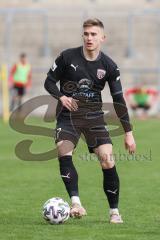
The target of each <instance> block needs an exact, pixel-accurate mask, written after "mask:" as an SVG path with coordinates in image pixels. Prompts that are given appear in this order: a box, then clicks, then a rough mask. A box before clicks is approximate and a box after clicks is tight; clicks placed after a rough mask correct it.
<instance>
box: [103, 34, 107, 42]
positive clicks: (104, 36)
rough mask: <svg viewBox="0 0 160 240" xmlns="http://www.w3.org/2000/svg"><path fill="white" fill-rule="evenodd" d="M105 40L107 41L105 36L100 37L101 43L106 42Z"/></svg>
mask: <svg viewBox="0 0 160 240" xmlns="http://www.w3.org/2000/svg"><path fill="white" fill-rule="evenodd" d="M106 39H107V38H106V35H105V34H103V35H102V42H105V41H106Z"/></svg>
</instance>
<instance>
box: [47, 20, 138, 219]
mask: <svg viewBox="0 0 160 240" xmlns="http://www.w3.org/2000/svg"><path fill="white" fill-rule="evenodd" d="M104 40H105V34H104V26H103V23H102V22H101V21H100V20H98V19H88V20H86V21H85V22H84V23H83V42H84V43H83V46H80V47H77V48H72V49H67V50H65V51H63V52H62V53H61V54H60V55H59V56H58V58H57V59H56V60H55V62H54V64H53V66H52V67H51V69H50V70H49V72H48V74H47V78H46V81H45V85H44V86H45V89H46V90H47V91H48V92H49V93H50V94H51V95H52V96H53V97H55V98H56V99H58V106H57V127H56V130H57V131H56V143H57V149H58V159H59V165H60V173H61V177H62V179H63V182H64V184H65V187H66V189H67V192H68V194H69V196H70V198H71V202H72V206H71V216H72V217H77V218H80V217H82V216H84V215H86V210H85V209H84V207H83V206H82V204H81V200H80V196H79V192H78V173H77V171H76V169H75V167H74V164H73V161H72V155H73V150H74V148H75V147H76V145H77V143H78V140H79V137H80V134H81V133H83V135H84V136H85V140H86V143H87V145H88V149H89V152H90V153H95V154H96V155H97V156H98V158H99V160H100V164H101V167H102V172H103V189H104V192H105V194H106V197H107V199H108V203H109V207H110V209H109V221H110V223H123V220H122V217H121V215H120V213H119V210H118V202H119V187H120V183H119V177H118V174H117V171H116V166H115V162H114V159H113V157H112V142H111V139H110V137H109V133H108V131H107V130H106V128H105V123H104V118H103V111H102V98H101V91H102V90H103V88H104V86H105V83H106V82H107V83H108V85H109V88H110V92H111V95H112V98H113V102H114V107H115V110H116V113H117V115H118V117H119V119H120V121H121V124H122V126H123V128H124V131H125V135H124V138H125V147H126V149H128V151H129V153H131V154H132V153H134V152H135V149H136V145H135V141H134V137H133V134H132V129H131V124H130V122H129V116H128V111H127V108H126V104H125V100H124V98H123V93H122V86H121V81H120V73H119V69H118V67H117V65H116V64H115V63H114V62H113V61H112V59H111V58H109V57H108V56H107V55H105V54H104V53H103V52H102V51H101V45H102V43H103V42H104ZM58 81H60V90H59V89H58V87H57V86H56V83H57V82H58ZM116 103H119V104H120V105H124V107H125V112H123V114H122V113H121V111H120V107H119V106H118V105H117V104H116Z"/></svg>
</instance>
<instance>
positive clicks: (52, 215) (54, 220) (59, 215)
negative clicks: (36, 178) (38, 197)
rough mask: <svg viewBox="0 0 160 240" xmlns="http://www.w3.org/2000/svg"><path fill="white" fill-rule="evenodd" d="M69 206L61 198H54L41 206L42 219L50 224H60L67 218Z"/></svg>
mask: <svg viewBox="0 0 160 240" xmlns="http://www.w3.org/2000/svg"><path fill="white" fill-rule="evenodd" d="M69 215H70V206H69V204H68V203H67V202H66V201H64V200H63V199H62V198H59V197H55V198H51V199H49V200H48V201H46V202H45V203H44V205H43V218H44V219H45V220H46V221H48V222H49V223H51V224H60V223H63V222H65V221H67V219H68V218H69Z"/></svg>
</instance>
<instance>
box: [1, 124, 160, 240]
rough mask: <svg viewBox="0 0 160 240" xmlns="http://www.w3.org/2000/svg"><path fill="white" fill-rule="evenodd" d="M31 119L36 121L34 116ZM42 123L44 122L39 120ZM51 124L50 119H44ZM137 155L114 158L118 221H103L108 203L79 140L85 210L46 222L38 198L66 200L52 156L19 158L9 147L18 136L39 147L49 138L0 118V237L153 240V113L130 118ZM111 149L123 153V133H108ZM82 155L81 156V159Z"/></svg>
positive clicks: (159, 127)
mask: <svg viewBox="0 0 160 240" xmlns="http://www.w3.org/2000/svg"><path fill="white" fill-rule="evenodd" d="M30 121H31V122H32V123H34V124H37V123H39V122H40V123H41V122H42V121H39V120H37V119H33V120H30ZM43 125H44V124H43ZM50 127H51V125H50ZM134 127H135V138H136V142H137V155H136V158H135V159H131V158H128V159H127V156H125V157H124V158H122V155H121V159H120V160H119V161H118V159H117V168H118V172H119V175H120V179H121V195H120V210H121V214H122V216H123V219H124V224H122V225H111V224H109V223H108V203H107V201H106V198H105V195H104V193H103V190H102V173H101V169H100V167H99V163H98V162H97V161H96V160H95V159H94V158H90V157H89V155H88V151H87V148H86V145H85V143H84V142H83V141H82V140H81V141H80V142H79V145H78V147H77V149H76V151H75V155H74V161H75V165H76V167H77V170H78V172H79V187H80V195H81V200H82V203H83V205H84V206H85V207H86V209H87V212H88V216H86V217H85V218H83V219H80V220H74V219H69V220H68V221H67V222H66V223H65V224H62V225H58V226H57V225H56V226H55V225H49V224H47V223H46V222H45V221H44V220H43V218H42V216H41V208H42V205H43V203H44V202H45V201H46V200H48V199H49V198H51V197H55V196H59V197H62V198H64V199H65V200H67V201H69V198H68V196H67V194H66V191H65V189H64V186H63V184H62V181H61V178H60V175H59V170H58V162H57V161H56V160H50V161H41V162H38V161H36V162H30V161H22V160H19V159H18V158H17V157H16V156H15V154H14V147H15V145H16V143H17V142H19V141H20V140H22V139H30V138H31V139H34V143H33V146H32V147H31V150H32V151H33V152H34V153H38V152H45V151H48V150H50V149H51V148H52V147H53V146H52V145H53V141H52V139H51V138H47V137H40V136H35V137H32V136H29V135H22V134H20V133H17V132H15V131H13V130H12V129H11V128H10V127H9V126H7V125H4V124H3V123H2V121H1V122H0V136H1V139H0V153H1V154H0V239H2V240H12V239H14V240H54V239H55V240H61V239H65V240H70V239H75V240H80V239H84V240H92V239H94V240H103V239H105V240H107V239H108V240H146V239H148V240H152V239H153V240H156V239H157V240H158V239H159V236H160V227H159V226H160V145H159V132H160V124H159V120H158V119H152V120H147V121H135V123H134ZM113 143H114V153H116V154H117V155H116V156H118V154H119V152H120V153H121V154H123V153H125V150H124V146H123V136H120V137H115V138H113ZM85 158H87V161H86V160H85Z"/></svg>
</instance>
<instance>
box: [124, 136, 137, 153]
mask: <svg viewBox="0 0 160 240" xmlns="http://www.w3.org/2000/svg"><path fill="white" fill-rule="evenodd" d="M124 142H125V148H126V150H128V151H129V153H130V154H133V153H135V151H136V143H135V140H134V137H133V134H132V131H131V132H126V133H125V138H124Z"/></svg>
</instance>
